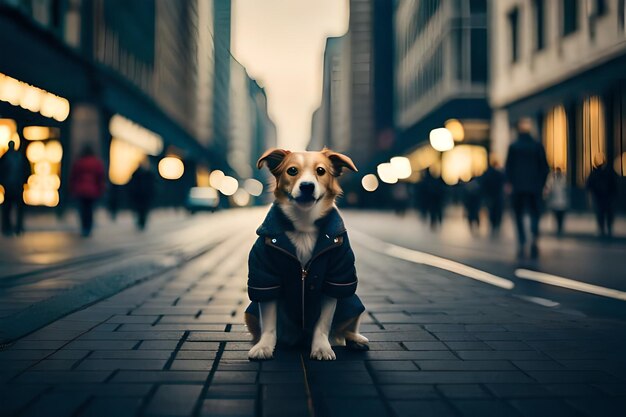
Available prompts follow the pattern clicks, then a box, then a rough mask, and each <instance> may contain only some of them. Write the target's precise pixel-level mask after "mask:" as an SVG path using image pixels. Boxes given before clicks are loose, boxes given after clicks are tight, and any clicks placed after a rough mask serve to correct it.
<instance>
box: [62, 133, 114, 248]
mask: <svg viewBox="0 0 626 417" xmlns="http://www.w3.org/2000/svg"><path fill="white" fill-rule="evenodd" d="M105 186H106V185H105V177H104V164H103V163H102V161H101V160H100V158H98V157H97V156H96V155H95V154H94V151H93V149H92V148H91V146H88V145H87V146H85V147H84V148H83V150H82V152H81V156H80V157H79V158H78V159H77V160H76V162H74V165H73V166H72V170H71V172H70V191H71V193H72V194H73V195H74V197H76V198H77V199H78V204H79V206H78V208H79V212H80V224H81V233H82V235H83V236H85V237H86V236H89V235H90V234H91V229H92V228H93V212H94V205H95V203H96V201H97V200H98V199H99V198H100V197H101V196H102V194H104V190H105Z"/></svg>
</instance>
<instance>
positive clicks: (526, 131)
mask: <svg viewBox="0 0 626 417" xmlns="http://www.w3.org/2000/svg"><path fill="white" fill-rule="evenodd" d="M531 129H532V122H531V121H530V120H529V119H522V120H520V121H519V122H518V125H517V131H518V136H517V140H516V141H515V142H513V143H512V144H511V145H510V146H509V152H508V155H507V160H506V176H507V180H508V181H509V182H510V184H511V188H512V192H511V199H512V204H513V212H514V214H515V225H516V228H517V240H518V244H519V247H518V251H517V256H518V258H520V259H521V258H524V256H525V254H526V252H525V251H526V230H525V227H524V217H525V214H526V213H528V215H529V216H530V233H531V235H532V236H531V237H532V240H531V243H530V256H531V258H533V259H536V258H537V257H538V256H539V245H538V240H539V218H540V215H541V197H542V192H543V187H544V186H545V183H546V178H547V175H548V172H549V168H548V161H547V159H546V152H545V149H544V148H543V145H542V144H541V143H540V142H538V141H536V140H535V139H534V138H533V137H532V135H531V133H530V132H531Z"/></svg>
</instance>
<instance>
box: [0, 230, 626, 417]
mask: <svg viewBox="0 0 626 417" xmlns="http://www.w3.org/2000/svg"><path fill="white" fill-rule="evenodd" d="M252 239H253V236H251V235H249V234H247V235H245V236H242V235H235V236H233V237H231V238H229V239H228V240H226V241H225V242H223V243H222V244H220V245H218V246H217V247H215V248H214V249H213V250H211V251H210V252H208V253H207V254H205V255H203V256H201V257H199V258H197V259H196V260H194V261H193V262H190V263H187V264H185V265H184V266H183V267H181V268H180V269H177V270H175V271H172V272H170V273H167V274H165V275H163V276H161V277H159V278H156V279H153V280H151V281H147V282H144V283H142V284H139V285H137V286H135V287H132V288H130V289H127V290H125V291H123V292H121V293H119V294H117V295H115V296H113V297H111V298H109V299H107V300H105V301H102V302H99V303H97V304H94V305H92V306H90V307H87V308H85V309H83V310H81V311H79V312H76V313H74V314H71V315H69V316H67V317H65V318H63V319H61V320H58V321H56V322H55V323H53V324H51V325H49V326H47V327H45V328H43V329H41V330H39V331H37V332H35V333H32V334H31V335H29V336H27V337H25V338H23V339H21V340H19V341H17V342H16V343H15V344H14V345H12V346H10V347H8V348H6V349H4V350H2V351H0V384H3V385H0V415H2V416H37V417H39V416H50V417H54V416H78V417H86V416H107V417H109V416H135V415H136V416H209V415H210V416H253V415H256V416H301V415H302V416H313V415H315V416H351V415H357V416H386V415H389V416H415V415H419V416H424V417H427V416H437V417H446V416H480V417H486V416H532V417H539V416H544V415H545V416H548V415H549V416H578V415H581V416H611V415H614V416H622V415H623V410H624V409H626V361H625V359H624V355H623V352H624V349H625V348H626V323H625V322H623V321H612V320H600V319H593V318H588V317H585V316H583V315H581V314H577V313H569V314H568V313H565V312H562V311H560V310H555V309H549V308H545V307H540V306H538V305H535V304H531V303H527V302H525V301H522V300H519V299H517V298H514V297H511V296H509V295H508V293H507V292H505V291H501V290H499V289H496V288H492V287H488V286H486V285H483V284H480V283H477V282H474V281H471V280H467V279H465V278H461V277H459V276H455V275H453V274H450V273H445V272H442V271H441V270H438V269H434V268H428V267H424V266H419V265H415V264H412V263H408V262H403V261H397V260H393V259H391V258H388V257H385V256H383V255H381V254H379V253H377V252H372V251H370V250H368V249H365V248H364V247H363V246H361V245H360V244H359V242H358V239H356V238H354V239H353V245H354V248H355V251H356V255H357V268H358V270H359V273H360V286H359V290H358V292H359V294H360V296H361V297H362V299H363V301H364V303H365V305H366V307H367V309H368V316H366V318H365V320H364V325H363V327H362V331H363V332H364V334H365V335H366V336H367V337H368V338H369V339H370V341H371V350H370V351H369V352H367V353H352V352H347V351H344V350H343V349H339V348H337V349H336V351H337V357H338V359H337V361H335V362H314V361H310V360H309V359H308V351H307V350H306V349H305V350H302V351H280V350H279V351H278V352H277V355H276V356H277V357H276V359H275V360H273V361H268V362H262V363H259V362H249V361H248V360H247V350H248V349H249V342H248V341H249V335H248V334H247V332H246V330H245V327H244V326H243V325H242V322H243V319H242V314H243V311H244V309H245V307H246V304H247V295H246V287H245V285H246V273H247V271H246V262H245V260H246V257H247V252H248V249H249V247H250V245H251V243H252Z"/></svg>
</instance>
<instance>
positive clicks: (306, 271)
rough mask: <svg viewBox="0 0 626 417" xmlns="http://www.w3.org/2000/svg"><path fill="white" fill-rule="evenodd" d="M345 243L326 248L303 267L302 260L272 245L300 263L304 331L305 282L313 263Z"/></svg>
mask: <svg viewBox="0 0 626 417" xmlns="http://www.w3.org/2000/svg"><path fill="white" fill-rule="evenodd" d="M342 243H343V242H341V243H339V244H333V245H330V246H329V247H327V248H325V249H324V250H322V251H319V252H318V253H316V254H315V256H313V257H312V258H311V259H309V262H307V263H306V265H304V266H303V265H302V263H301V262H300V260H299V259H298V258H297V257H296V256H294V255H293V254H292V253H291V252H289V251H287V250H285V249H283V248H281V247H280V246H276V245H270V246H272V247H273V248H274V249H278V250H279V251H281V252H284V253H286V254H287V255H289V256H291V257H292V258H293V259H295V260H296V261H298V263H299V264H300V270H301V271H302V275H301V281H302V282H301V284H300V289H301V294H302V328H303V329H304V281H305V280H306V277H307V276H308V275H309V269H311V264H312V263H313V261H314V260H315V259H316V258H318V257H319V256H320V255H322V254H323V253H326V252H328V251H329V250H331V249H334V248H336V247H337V246H340V245H341V244H342Z"/></svg>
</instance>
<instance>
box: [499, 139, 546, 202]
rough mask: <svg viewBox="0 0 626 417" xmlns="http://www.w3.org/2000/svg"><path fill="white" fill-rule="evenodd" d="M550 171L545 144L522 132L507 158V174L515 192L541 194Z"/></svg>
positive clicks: (512, 145)
mask: <svg viewBox="0 0 626 417" xmlns="http://www.w3.org/2000/svg"><path fill="white" fill-rule="evenodd" d="M549 171H550V169H549V167H548V161H547V160H546V152H545V149H543V145H542V144H541V143H539V142H537V141H536V140H534V139H533V138H532V136H530V135H529V134H527V133H521V134H520V135H519V137H518V139H517V140H516V141H515V142H513V143H512V144H511V146H510V147H509V153H508V156H507V158H506V176H507V179H508V180H509V182H510V183H511V185H512V186H513V192H514V193H533V194H541V192H542V191H543V186H544V185H545V183H546V178H547V177H548V172H549Z"/></svg>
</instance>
